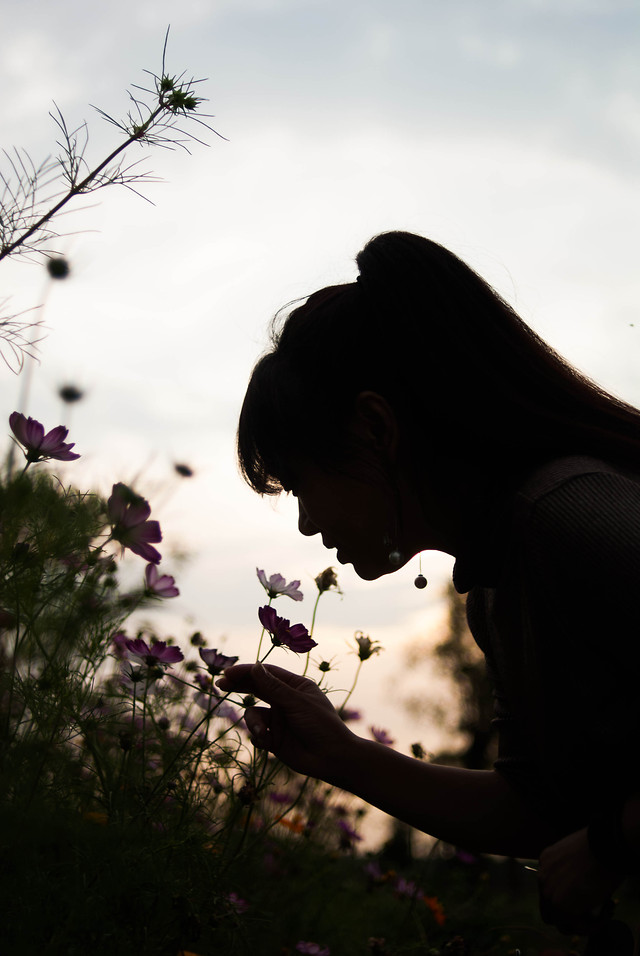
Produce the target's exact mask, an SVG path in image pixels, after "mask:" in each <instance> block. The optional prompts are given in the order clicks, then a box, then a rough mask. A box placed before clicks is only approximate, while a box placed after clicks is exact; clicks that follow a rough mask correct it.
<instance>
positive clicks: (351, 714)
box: [338, 707, 362, 724]
mask: <svg viewBox="0 0 640 956" xmlns="http://www.w3.org/2000/svg"><path fill="white" fill-rule="evenodd" d="M338 715H339V716H340V717H341V718H342V720H344V722H345V724H346V723H347V721H349V720H360V719H361V718H362V714H361V713H360V711H359V710H353V709H352V708H349V707H341V708H340V710H339V711H338Z"/></svg>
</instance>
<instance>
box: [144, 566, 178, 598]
mask: <svg viewBox="0 0 640 956" xmlns="http://www.w3.org/2000/svg"><path fill="white" fill-rule="evenodd" d="M144 576H145V579H146V584H147V591H149V592H150V593H151V594H154V595H155V596H156V597H161V598H170V597H178V595H179V594H180V591H179V590H178V588H177V587H176V579H175V578H173V577H172V576H171V575H170V574H159V573H158V569H157V567H156V566H155V564H148V565H147V566H146V568H145V571H144Z"/></svg>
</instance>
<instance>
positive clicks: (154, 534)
mask: <svg viewBox="0 0 640 956" xmlns="http://www.w3.org/2000/svg"><path fill="white" fill-rule="evenodd" d="M150 514H151V508H150V506H149V502H148V501H145V499H144V498H142V497H141V496H140V495H137V494H136V493H135V491H132V490H131V488H128V487H127V485H124V484H123V483H122V482H121V481H119V482H118V483H117V484H116V485H114V486H113V488H112V489H111V497H110V498H109V500H108V501H107V515H108V517H109V521H110V522H111V523H112V526H113V527H112V530H111V537H112V538H113V539H114V541H118V542H119V543H120V544H121V545H122V546H123V548H129V550H130V551H133V553H134V554H139V555H140V557H141V558H144V559H145V560H146V561H150V562H151V563H152V564H159V563H160V560H161V555H160V553H159V552H158V551H157V550H156V549H155V548H154V547H152V545H151V542H154V543H157V542H158V541H162V532H161V531H160V525H159V524H158V522H157V521H148V520H147V519H148V517H149V515H150Z"/></svg>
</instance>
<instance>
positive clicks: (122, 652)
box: [111, 631, 129, 660]
mask: <svg viewBox="0 0 640 956" xmlns="http://www.w3.org/2000/svg"><path fill="white" fill-rule="evenodd" d="M128 640H129V638H128V637H127V635H126V634H125V633H124V631H116V633H115V634H113V635H112V636H111V643H112V645H113V653H114V655H115V656H116V657H117V658H118V659H119V660H126V658H127V656H128V655H127V641H128Z"/></svg>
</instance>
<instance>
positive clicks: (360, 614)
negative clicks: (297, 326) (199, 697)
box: [0, 0, 640, 750]
mask: <svg viewBox="0 0 640 956" xmlns="http://www.w3.org/2000/svg"><path fill="white" fill-rule="evenodd" d="M169 24H170V35H169V42H168V48H167V68H168V71H169V72H170V73H175V74H181V73H182V71H186V74H187V75H188V76H194V77H206V78H207V79H206V82H203V83H202V84H201V85H200V86H199V92H200V94H201V95H203V96H205V97H206V98H207V100H208V103H207V104H206V111H207V112H208V113H211V114H214V118H213V119H212V120H211V121H210V122H211V124H212V125H213V126H214V128H215V129H216V130H217V131H218V132H219V133H220V134H221V135H222V136H224V137H225V138H226V139H224V140H223V139H221V138H219V137H217V136H216V135H215V134H213V133H207V132H206V131H203V130H200V131H199V132H200V133H204V134H205V135H204V136H203V139H204V140H205V141H206V143H207V144H208V145H200V144H198V143H194V144H193V145H192V147H191V149H190V152H191V155H189V154H187V153H186V152H185V151H184V150H181V149H177V150H175V151H167V150H159V149H156V150H153V151H151V153H150V154H149V155H148V161H145V162H146V166H145V167H144V168H147V169H149V170H150V171H151V172H153V173H154V174H155V175H156V176H157V177H158V178H160V179H161V180H162V181H161V182H156V183H148V184H146V185H145V186H144V187H143V188H142V192H143V193H144V195H145V196H146V197H147V199H148V200H150V201H148V202H147V201H145V200H144V199H141V198H139V197H138V196H136V195H134V194H132V193H131V192H130V191H127V190H125V189H123V188H121V187H115V186H114V187H112V188H110V189H105V190H103V191H101V192H100V193H99V194H97V195H95V196H94V197H92V200H91V202H90V203H88V202H87V203H84V205H85V206H91V208H85V209H83V210H82V211H78V212H77V213H73V214H72V215H70V216H65V217H64V219H63V220H60V231H61V232H68V233H69V234H68V235H63V236H62V237H61V238H60V240H59V242H58V244H57V247H56V248H57V249H58V251H59V252H60V253H61V254H64V255H65V256H67V257H68V259H69V262H70V264H71V269H72V273H71V276H70V277H69V279H68V280H66V281H65V282H58V283H55V284H52V283H51V282H47V280H46V273H45V271H44V268H43V266H42V265H41V264H39V263H38V262H37V261H31V262H23V261H15V260H14V261H12V262H8V263H2V286H0V302H2V301H3V300H5V299H6V300H7V302H5V305H4V312H5V314H6V313H8V312H16V311H19V310H20V309H27V308H33V307H37V306H40V305H42V306H43V307H42V308H41V309H40V311H39V312H37V313H34V314H37V315H38V316H39V317H41V318H42V321H43V322H44V325H45V327H46V337H45V338H44V340H43V341H42V342H41V344H40V349H39V358H40V361H39V364H38V365H36V366H35V367H34V368H33V371H32V377H31V381H30V387H29V391H28V397H27V399H26V404H24V405H23V407H22V409H21V410H23V411H26V412H27V413H28V414H31V415H33V416H35V417H36V418H38V419H40V420H41V421H43V422H44V423H45V425H46V427H47V428H49V427H52V426H53V425H56V424H58V423H59V422H60V421H61V420H63V421H64V422H65V424H68V425H69V427H70V440H72V441H75V442H76V450H77V451H79V452H80V453H81V455H82V458H81V459H80V460H79V461H78V462H77V463H73V464H69V465H65V466H63V467H62V468H61V469H59V472H60V474H61V475H62V476H63V477H64V478H65V480H68V481H73V482H75V483H77V484H78V485H79V486H80V487H85V488H89V487H91V488H95V489H97V490H99V491H102V492H105V493H108V492H109V490H110V488H111V485H112V483H113V482H115V481H125V482H129V483H132V484H133V485H134V486H135V487H136V489H137V490H138V491H139V492H140V493H142V494H144V495H146V496H147V497H148V498H149V500H150V502H151V505H152V508H153V516H155V517H158V518H159V520H160V521H161V524H162V527H163V531H164V536H165V540H164V542H163V546H162V549H161V550H162V551H163V562H162V565H161V570H163V571H166V572H167V573H172V574H174V575H175V577H176V580H177V583H178V585H179V587H180V589H181V596H180V597H179V598H177V599H175V600H173V601H172V602H171V604H170V605H169V603H168V606H167V607H166V609H165V610H164V613H163V615H162V618H161V619H159V621H160V624H159V627H160V628H161V630H164V633H165V634H167V633H170V634H172V635H174V636H175V637H176V638H177V639H178V640H179V641H180V640H183V641H184V638H185V636H186V635H188V634H190V633H191V632H192V631H193V630H195V629H199V630H201V631H202V632H203V633H204V634H205V635H206V637H207V638H208V640H209V643H210V645H211V646H218V647H220V648H224V650H225V651H226V652H227V653H233V654H239V655H240V656H241V657H242V658H245V659H246V658H248V657H250V656H251V654H252V652H254V650H255V646H256V638H257V634H258V627H257V616H256V609H257V607H258V605H259V604H260V603H262V599H263V594H262V592H261V590H260V587H259V584H258V582H257V578H256V575H255V569H256V567H260V568H264V569H265V570H266V571H267V573H268V574H271V573H273V572H275V571H278V572H281V573H282V574H284V575H285V576H286V577H287V578H299V579H300V580H301V581H302V588H303V590H306V592H307V598H306V600H305V602H304V603H303V604H295V605H294V604H293V603H289V604H286V599H281V600H282V601H283V602H284V603H283V604H281V605H280V609H281V613H283V614H285V616H287V617H291V618H292V620H294V621H296V622H297V621H298V620H301V621H302V622H303V623H307V624H308V623H309V619H310V615H311V608H312V600H313V596H314V584H313V577H314V576H315V575H316V574H318V573H319V572H320V571H321V570H322V569H323V568H325V567H326V566H327V565H330V564H332V563H335V554H334V552H326V551H325V550H324V549H323V547H322V544H321V542H320V540H319V539H307V538H303V537H302V536H300V535H299V534H298V532H297V528H296V513H295V512H296V508H295V501H293V500H291V499H283V500H282V501H277V502H274V501H272V500H269V499H260V498H259V497H258V496H256V495H255V494H254V493H253V492H251V491H250V490H249V489H248V488H247V487H245V486H244V485H243V482H242V480H241V478H240V477H239V474H238V470H237V466H236V463H235V457H234V437H235V427H236V422H237V417H238V413H239V409H240V406H241V402H242V398H243V395H244V389H245V387H246V383H247V380H248V377H249V375H250V371H251V368H252V366H253V364H254V362H255V361H256V359H257V358H258V357H259V355H260V354H261V352H262V351H263V350H264V348H265V347H266V344H267V329H268V324H269V322H270V320H271V318H272V316H273V315H274V314H275V312H277V310H278V309H279V308H281V307H282V306H283V305H285V304H286V303H288V302H291V301H293V300H296V299H298V298H301V297H304V296H306V295H308V294H309V293H311V292H312V291H314V290H315V289H317V288H320V287H322V286H324V285H329V284H333V283H336V282H341V281H350V280H352V279H353V278H354V277H355V274H356V269H355V262H354V260H355V256H356V254H357V252H358V251H359V250H360V248H361V247H362V246H363V245H364V244H365V242H366V241H367V240H368V239H369V238H370V237H371V236H373V235H375V234H377V233H379V232H384V231H385V230H389V229H406V230H409V231H413V232H417V233H420V234H422V235H426V236H429V237H430V238H432V239H435V240H436V241H438V242H441V243H443V244H444V245H446V246H448V247H449V248H450V249H452V250H453V251H454V252H455V253H456V254H458V255H459V256H461V257H462V258H463V259H464V260H465V261H467V262H468V263H469V264H470V265H471V266H473V268H475V269H476V270H477V271H479V272H480V274H481V275H482V276H484V278H486V279H487V280H488V281H489V282H490V283H492V284H493V285H494V286H495V287H496V288H497V289H498V291H499V292H500V293H501V294H502V295H504V296H505V298H507V299H508V301H509V302H511V303H512V304H513V305H514V306H515V308H516V309H517V310H518V311H519V312H520V314H521V315H522V317H523V318H524V319H525V320H526V321H527V322H528V323H529V324H531V325H532V326H533V327H534V328H535V329H536V330H537V331H538V332H539V333H540V334H542V335H543V337H544V338H546V339H547V340H548V341H549V342H550V343H551V344H552V345H553V346H554V347H555V348H556V349H558V350H559V351H560V352H562V353H563V354H564V355H565V356H566V357H567V358H569V359H570V360H571V361H572V362H573V363H574V364H576V365H578V366H579V367H580V368H581V369H582V370H583V371H585V372H587V373H588V374H589V375H591V376H592V377H593V378H595V379H596V380H597V381H599V382H600V383H601V384H602V385H604V386H605V387H607V388H608V389H610V390H612V391H614V392H615V393H616V394H619V395H621V396H622V397H624V398H626V399H627V400H630V401H632V402H634V403H636V404H640V376H639V375H638V368H639V366H640V315H639V314H638V304H639V302H640V273H639V270H638V249H639V248H640V241H639V240H640V234H639V233H640V226H639V223H640V168H639V163H638V155H639V150H640V55H639V45H640V8H639V7H638V4H637V3H636V2H635V0H634V2H631V0H628V2H627V0H483V2H482V3H478V2H477V0H368V2H367V0H349V2H348V3H345V2H344V0H218V2H216V0H182V2H181V3H180V4H175V3H169V2H166V0H128V2H126V3H125V2H123V0H109V2H107V3H102V4H89V3H86V2H79V0H56V3H51V2H50V0H3V3H2V5H1V7H0V85H1V88H2V90H3V96H2V100H1V102H0V117H1V119H2V123H1V128H2V139H1V141H0V145H1V146H2V147H3V148H4V149H5V150H11V149H12V148H13V147H23V148H25V149H26V150H27V151H28V152H29V154H30V155H31V156H32V157H33V158H34V160H40V159H43V158H44V157H45V156H46V155H48V154H51V153H53V154H55V153H56V152H57V147H56V144H55V140H56V128H55V126H54V124H53V122H52V121H51V119H50V118H49V116H48V114H49V112H50V111H51V110H53V109H54V105H53V104H54V102H55V104H56V105H57V107H59V108H60V110H61V111H62V113H63V114H64V116H65V118H66V120H67V123H68V124H69V125H70V126H77V125H79V124H80V123H82V122H83V121H84V120H86V121H87V123H88V127H89V134H90V135H89V144H88V147H87V158H88V160H89V161H90V162H91V161H98V160H99V159H101V158H103V156H104V155H106V154H107V152H108V151H109V150H111V149H112V148H114V147H115V146H116V145H117V144H118V143H119V141H120V140H119V139H118V132H117V130H115V128H114V127H112V126H109V125H108V124H106V123H104V122H103V121H102V120H101V119H100V117H99V116H98V114H97V112H96V111H95V109H92V105H91V104H94V105H97V106H99V107H100V108H101V109H103V110H105V111H107V112H108V113H110V114H112V115H114V116H118V117H119V116H124V115H125V114H126V111H127V109H128V105H129V104H128V98H127V93H126V90H127V89H128V88H130V86H131V84H141V85H145V82H146V81H148V76H147V75H146V74H145V73H144V72H143V71H144V70H145V69H147V70H150V71H152V72H158V71H159V69H160V64H161V58H162V46H163V40H164V35H165V32H166V29H167V26H168V25H169ZM148 153H149V151H145V150H142V151H140V150H138V151H136V150H133V151H132V153H131V158H132V159H136V160H137V159H144V157H145V156H146V155H147V154H148ZM3 168H6V167H3ZM82 205H83V204H82V203H80V204H79V206H82ZM23 376H24V373H23ZM23 381H24V378H22V380H21V379H20V378H19V377H17V376H16V375H15V374H13V373H12V372H11V371H10V370H9V369H5V368H2V370H1V372H0V400H1V404H0V413H1V409H2V408H4V413H5V414H6V416H7V419H8V416H9V414H10V413H11V412H12V411H13V410H14V408H16V407H17V403H18V396H19V394H20V391H21V388H22V387H23V386H22V382H23ZM68 382H72V383H74V384H76V385H77V386H78V387H80V388H81V389H83V390H84V391H85V392H86V397H85V399H84V400H83V401H82V402H80V403H79V404H77V405H75V406H73V408H72V409H71V410H70V415H69V414H68V410H64V412H63V410H62V409H61V404H60V401H59V399H58V397H57V389H58V388H59V387H60V386H61V385H62V384H65V383H68ZM63 414H64V416H65V417H64V418H63ZM309 427H312V423H309ZM7 430H8V429H7ZM176 462H181V463H186V464H188V465H190V467H191V468H192V469H193V470H194V473H195V474H194V477H193V478H191V479H188V480H181V479H179V478H178V477H177V476H176V474H175V472H174V470H173V465H174V463H176ZM452 564H453V559H452V558H451V557H450V556H448V555H443V554H438V553H435V552H430V553H425V554H424V555H423V557H422V568H423V571H424V572H425V574H426V575H427V577H428V578H429V582H430V583H429V587H428V588H427V590H426V591H418V590H416V589H415V588H414V587H413V578H414V577H415V575H416V573H417V560H416V561H414V562H412V563H411V564H410V566H407V567H406V568H404V569H402V570H401V571H399V572H397V573H395V574H393V575H390V576H387V577H385V578H383V579H381V580H379V581H377V582H363V581H360V580H359V579H358V578H357V577H356V576H355V574H354V572H353V569H352V568H351V567H350V566H347V567H345V568H341V569H340V572H339V579H340V583H341V586H342V590H343V595H342V596H340V595H336V594H328V595H326V596H325V597H324V598H323V601H322V604H321V607H320V611H319V617H318V625H317V632H316V637H317V639H318V641H319V644H320V646H319V649H318V657H325V658H327V659H332V658H334V657H335V658H336V659H337V660H338V662H339V663H340V664H341V670H340V671H339V672H338V674H337V675H336V685H337V686H347V685H348V684H349V683H350V681H351V675H352V673H353V670H354V667H355V664H356V659H355V657H354V655H353V652H352V650H351V651H350V649H349V648H350V646H351V647H352V645H353V635H354V632H355V631H356V630H362V631H364V632H365V633H367V634H369V635H370V636H371V637H372V639H374V640H377V641H380V642H381V643H382V644H383V645H384V646H385V651H384V652H383V653H382V654H380V655H379V656H377V657H375V658H373V659H372V660H371V661H369V662H367V667H366V669H364V668H363V677H362V684H361V687H360V689H359V691H358V693H357V695H356V699H357V702H360V703H361V704H363V705H364V706H363V709H364V710H365V712H366V719H365V723H366V722H367V721H368V722H371V723H374V724H375V725H376V726H383V727H385V728H386V729H388V730H389V731H390V732H391V733H392V734H393V735H395V736H396V737H397V739H398V741H399V742H400V744H401V745H402V746H403V747H406V746H407V745H408V744H409V743H410V742H412V741H413V740H416V739H420V740H421V741H422V743H423V744H424V746H425V747H426V748H427V749H428V750H435V749H437V746H438V745H439V736H438V731H437V730H436V729H435V728H433V727H429V726H428V725H424V726H422V725H421V726H419V727H416V726H414V725H413V724H411V723H410V722H409V720H408V719H407V717H406V715H405V714H404V713H403V710H402V706H401V702H402V699H403V697H404V696H405V695H407V694H409V693H411V694H415V693H416V687H417V688H418V692H419V691H420V688H421V687H424V693H425V696H428V695H433V696H434V697H442V695H443V694H444V695H445V698H444V700H445V704H446V691H445V689H444V685H443V684H442V683H441V682H440V683H438V681H437V680H436V679H435V678H434V676H433V675H431V674H429V673H428V672H427V671H425V673H424V674H422V673H421V672H420V673H416V672H414V671H412V672H411V673H408V671H409V668H408V665H407V663H406V649H407V648H408V647H409V646H410V645H411V644H412V643H413V642H415V641H422V642H426V643H429V642H431V643H433V642H434V641H435V640H436V639H437V638H438V637H439V636H441V634H442V627H443V614H444V613H445V610H446V609H445V606H444V599H443V593H444V588H445V586H446V583H447V580H448V579H449V577H450V574H451V568H452ZM142 570H143V568H142V562H138V561H137V560H136V559H134V560H133V561H132V562H129V563H128V571H127V573H128V574H130V575H132V576H134V577H135V576H136V575H138V576H140V575H141V574H142ZM285 611H286V613H285ZM281 663H283V661H281ZM284 663H286V664H287V665H291V664H293V665H294V667H295V661H292V659H291V657H289V658H287V659H286V662H284ZM363 731H364V732H366V727H365V725H364V724H363Z"/></svg>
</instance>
